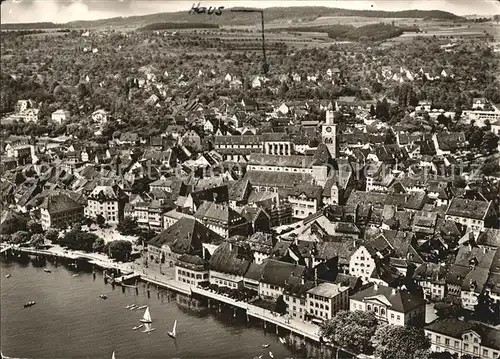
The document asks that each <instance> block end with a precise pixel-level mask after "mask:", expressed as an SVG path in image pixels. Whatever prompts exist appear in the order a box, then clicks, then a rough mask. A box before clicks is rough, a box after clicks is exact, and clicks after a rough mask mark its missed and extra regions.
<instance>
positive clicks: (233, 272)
mask: <svg viewBox="0 0 500 359" xmlns="http://www.w3.org/2000/svg"><path fill="white" fill-rule="evenodd" d="M251 263H252V260H251V257H250V254H249V253H246V251H245V250H244V248H243V247H241V246H238V245H235V244H233V243H231V242H223V243H221V244H220V245H219V246H218V247H217V248H216V249H215V251H214V252H213V254H212V256H211V257H210V260H209V265H210V271H209V281H210V284H216V285H218V286H220V287H228V288H233V289H243V288H244V286H245V284H244V275H245V274H246V273H247V271H248V269H249V268H250V265H251Z"/></svg>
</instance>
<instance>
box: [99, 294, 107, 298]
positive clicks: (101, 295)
mask: <svg viewBox="0 0 500 359" xmlns="http://www.w3.org/2000/svg"><path fill="white" fill-rule="evenodd" d="M99 298H101V299H108V296H106V295H104V294H99Z"/></svg>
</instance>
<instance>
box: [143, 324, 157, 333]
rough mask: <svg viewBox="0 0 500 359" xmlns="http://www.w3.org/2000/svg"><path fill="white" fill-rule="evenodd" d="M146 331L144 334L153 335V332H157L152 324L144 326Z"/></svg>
mask: <svg viewBox="0 0 500 359" xmlns="http://www.w3.org/2000/svg"><path fill="white" fill-rule="evenodd" d="M144 327H145V328H144V330H143V331H142V332H143V333H151V332H152V331H154V330H156V328H151V324H144Z"/></svg>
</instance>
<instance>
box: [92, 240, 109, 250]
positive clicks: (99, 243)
mask: <svg viewBox="0 0 500 359" xmlns="http://www.w3.org/2000/svg"><path fill="white" fill-rule="evenodd" d="M105 245H106V243H105V242H104V239H102V238H101V237H99V238H96V240H95V241H94V243H93V244H92V251H93V252H102V251H103V250H104V246H105Z"/></svg>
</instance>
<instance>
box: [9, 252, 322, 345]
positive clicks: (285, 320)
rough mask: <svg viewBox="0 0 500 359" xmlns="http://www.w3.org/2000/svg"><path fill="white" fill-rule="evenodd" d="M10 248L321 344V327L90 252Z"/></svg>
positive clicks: (117, 282)
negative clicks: (195, 299) (70, 262)
mask: <svg viewBox="0 0 500 359" xmlns="http://www.w3.org/2000/svg"><path fill="white" fill-rule="evenodd" d="M5 248H7V247H5V246H3V247H2V250H3V251H5V250H7V249H5ZM10 248H11V247H9V249H10ZM12 249H13V250H15V251H19V252H23V253H27V254H33V255H47V256H56V257H64V258H69V259H74V260H87V261H88V262H89V263H91V264H94V265H96V266H99V267H101V268H104V269H120V270H121V271H122V272H123V273H124V275H122V276H118V277H116V278H114V283H116V284H123V282H125V281H127V280H131V279H134V278H135V279H138V280H142V281H144V282H146V283H151V284H154V285H156V286H157V287H158V288H166V289H168V290H171V291H174V292H177V293H181V294H184V295H188V296H191V295H192V294H197V295H199V296H201V297H204V298H207V299H208V300H209V302H210V300H213V301H216V302H219V303H224V304H226V305H229V306H231V307H232V308H233V309H234V311H235V315H236V311H237V310H241V311H244V312H245V314H246V316H247V320H248V319H249V318H250V317H253V318H256V319H259V320H261V321H263V323H264V328H266V327H267V325H268V324H272V325H274V326H275V327H276V332H278V328H282V329H285V330H288V331H290V332H292V333H295V334H297V335H300V336H303V337H304V338H308V339H310V340H313V341H315V342H320V328H319V326H317V325H315V324H313V323H309V322H304V321H302V320H298V319H295V318H289V317H284V316H282V315H279V314H277V313H275V312H272V311H269V310H267V309H264V308H261V307H258V306H256V305H253V304H251V303H248V302H240V301H237V300H234V299H232V298H229V297H227V296H224V295H220V294H217V293H214V292H212V291H209V290H206V289H203V288H201V287H196V286H191V285H189V284H187V283H181V282H178V281H176V280H174V279H166V280H165V279H163V280H161V281H160V280H156V279H153V278H150V277H147V276H145V275H143V274H141V273H139V272H135V271H131V269H130V267H127V266H126V265H123V264H118V263H112V262H107V261H104V260H101V259H100V258H96V257H97V256H95V255H93V254H90V253H88V254H85V253H83V254H80V253H75V252H71V251H55V250H40V249H34V248H26V247H13V248H12ZM219 305H220V304H219Z"/></svg>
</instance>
